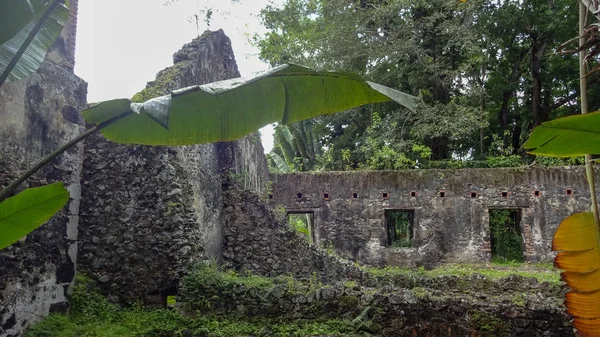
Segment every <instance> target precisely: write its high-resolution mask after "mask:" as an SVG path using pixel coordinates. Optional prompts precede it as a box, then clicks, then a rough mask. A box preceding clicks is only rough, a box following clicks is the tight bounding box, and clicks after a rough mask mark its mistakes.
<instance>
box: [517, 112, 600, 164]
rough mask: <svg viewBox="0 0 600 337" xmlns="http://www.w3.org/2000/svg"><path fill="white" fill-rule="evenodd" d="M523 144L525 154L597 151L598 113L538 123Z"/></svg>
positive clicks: (599, 140)
mask: <svg viewBox="0 0 600 337" xmlns="http://www.w3.org/2000/svg"><path fill="white" fill-rule="evenodd" d="M523 147H524V148H525V149H526V150H527V151H528V152H529V153H533V154H537V155H544V156H552V157H575V156H583V155H586V154H600V112H594V113H589V114H585V115H573V116H569V117H564V118H558V119H555V120H552V121H548V122H545V123H542V125H540V126H538V127H537V128H535V129H533V133H532V134H531V136H530V137H529V139H528V140H527V142H526V143H525V144H524V145H523Z"/></svg>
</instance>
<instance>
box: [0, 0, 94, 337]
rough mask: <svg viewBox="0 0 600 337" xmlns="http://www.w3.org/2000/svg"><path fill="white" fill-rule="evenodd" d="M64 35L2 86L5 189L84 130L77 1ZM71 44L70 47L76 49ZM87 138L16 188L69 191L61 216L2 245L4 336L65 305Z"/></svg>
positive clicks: (0, 158)
mask: <svg viewBox="0 0 600 337" xmlns="http://www.w3.org/2000/svg"><path fill="white" fill-rule="evenodd" d="M71 5H72V7H71V18H70V19H69V21H67V24H66V27H65V30H64V31H63V33H62V35H61V37H60V38H59V40H60V41H62V42H63V43H66V45H67V47H64V48H63V47H61V45H60V42H58V41H57V43H56V44H55V45H54V46H53V47H52V48H51V51H50V53H51V54H52V55H54V56H53V57H54V58H53V57H48V58H47V61H46V62H44V63H43V64H42V66H41V67H40V68H39V70H38V71H37V72H35V73H34V74H32V75H30V76H29V77H27V78H26V79H23V80H20V81H16V82H11V83H5V84H3V85H2V88H0V120H1V121H2V122H0V189H1V188H3V187H6V186H7V185H8V184H10V183H11V182H13V181H14V180H15V179H16V178H17V177H18V176H19V175H20V174H21V173H23V172H24V171H25V170H27V169H29V168H30V167H31V166H33V165H34V164H35V163H36V162H38V161H39V160H40V159H42V158H43V157H45V156H46V155H48V154H50V153H51V152H52V151H54V150H56V149H57V148H58V147H59V146H60V145H62V144H64V143H66V142H67V141H68V140H70V139H72V138H74V137H75V136H76V135H77V134H79V133H80V132H82V131H83V121H82V119H81V116H80V114H79V111H80V110H81V109H83V108H84V107H85V104H86V96H87V83H85V82H84V81H83V80H82V79H80V78H79V77H77V76H75V74H73V72H72V69H73V60H72V59H70V61H69V62H57V60H58V59H61V58H62V59H64V60H66V59H67V58H68V57H67V54H68V55H71V54H72V53H71V52H74V48H75V47H74V43H75V40H74V38H75V37H74V33H73V31H74V26H75V19H76V13H77V12H76V6H77V1H71ZM71 49H72V50H71ZM82 158H83V147H82V145H81V144H80V145H78V146H75V147H73V148H71V149H69V150H68V151H67V152H65V153H64V154H63V155H61V156H59V157H57V158H56V159H55V160H53V161H52V162H51V163H50V164H48V165H46V166H45V167H44V168H42V169H41V170H40V171H39V172H38V173H36V174H35V175H34V176H33V177H32V178H30V179H28V180H27V181H26V182H25V183H24V184H22V185H21V186H20V188H19V191H20V190H23V189H25V188H27V187H37V186H41V185H46V184H49V183H53V182H56V181H62V182H64V183H65V186H66V187H67V189H68V190H69V192H70V194H71V198H70V199H69V203H68V204H67V206H66V207H65V208H63V210H61V211H60V212H59V213H58V214H57V215H55V216H54V217H52V218H51V219H50V220H49V221H48V222H46V223H45V224H43V225H42V226H41V227H39V228H38V229H36V230H34V231H33V232H31V233H30V234H28V235H27V236H26V237H25V238H24V239H22V240H20V241H19V242H17V243H15V244H13V245H11V246H9V247H7V248H5V249H3V250H1V251H0V336H2V337H6V336H18V335H20V334H21V332H22V331H23V330H24V329H26V328H27V327H28V326H30V325H31V324H33V323H35V322H37V321H39V320H41V319H43V318H44V317H45V316H47V315H48V313H49V312H54V311H64V310H66V308H67V306H68V304H67V297H68V288H69V286H70V284H71V281H72V280H73V276H74V274H75V263H76V257H77V225H78V214H79V202H80V185H79V179H80V175H81V166H82Z"/></svg>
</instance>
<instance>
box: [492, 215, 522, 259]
mask: <svg viewBox="0 0 600 337" xmlns="http://www.w3.org/2000/svg"><path fill="white" fill-rule="evenodd" d="M489 212H490V244H491V247H492V261H493V262H500V263H502V262H512V261H514V262H523V261H525V256H524V254H523V235H521V227H520V226H521V210H520V209H514V208H513V209H490V210H489Z"/></svg>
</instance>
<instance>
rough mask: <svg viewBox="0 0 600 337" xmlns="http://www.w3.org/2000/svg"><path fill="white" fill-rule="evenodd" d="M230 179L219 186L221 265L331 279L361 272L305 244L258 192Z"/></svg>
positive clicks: (358, 275)
mask: <svg viewBox="0 0 600 337" xmlns="http://www.w3.org/2000/svg"><path fill="white" fill-rule="evenodd" d="M233 186H235V184H233V185H230V186H228V187H227V189H226V190H224V199H223V209H224V219H223V220H224V221H223V226H224V227H223V258H224V263H225V266H227V267H230V268H233V269H236V270H239V271H243V270H249V271H252V272H255V273H257V274H260V275H264V276H269V277H275V276H280V275H293V276H294V277H296V278H300V279H308V278H311V277H313V276H316V277H317V278H318V280H319V281H321V282H325V283H335V282H337V281H340V280H357V281H360V280H361V279H362V278H363V272H362V271H361V270H360V269H359V268H357V267H356V266H355V265H354V264H353V263H352V262H349V261H347V260H343V259H339V258H337V257H336V256H333V255H331V254H328V253H327V252H326V251H324V250H320V249H316V248H315V247H314V246H312V245H310V244H309V243H308V241H307V240H306V238H304V237H302V236H301V235H299V234H298V233H297V232H296V231H295V230H293V229H292V228H291V227H290V226H289V225H288V224H287V223H286V222H285V221H284V220H283V219H277V217H276V215H275V214H274V213H273V211H272V209H271V208H270V207H269V206H268V205H267V204H266V203H265V202H264V200H265V199H268V194H263V195H262V198H263V200H261V198H260V196H259V195H258V194H256V193H254V192H252V191H248V190H242V189H239V188H235V187H233Z"/></svg>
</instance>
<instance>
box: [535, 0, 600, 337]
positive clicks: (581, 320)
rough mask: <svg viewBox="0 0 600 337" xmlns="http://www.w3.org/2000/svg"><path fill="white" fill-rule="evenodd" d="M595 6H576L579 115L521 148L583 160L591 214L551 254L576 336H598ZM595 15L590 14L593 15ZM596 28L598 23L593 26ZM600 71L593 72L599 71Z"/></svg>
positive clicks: (599, 115)
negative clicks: (591, 20)
mask: <svg viewBox="0 0 600 337" xmlns="http://www.w3.org/2000/svg"><path fill="white" fill-rule="evenodd" d="M592 3H595V4H596V5H595V6H596V8H597V7H598V6H597V1H587V0H583V1H582V2H581V3H579V47H578V48H577V50H578V51H579V69H580V70H579V75H580V76H579V77H580V96H581V97H580V99H581V113H582V114H581V115H577V116H571V117H566V118H560V119H556V120H553V121H549V122H546V123H543V124H542V125H541V126H539V127H537V128H535V129H534V131H533V133H532V135H531V137H530V138H529V140H528V141H527V143H525V145H524V147H525V148H526V149H528V150H529V152H530V153H533V154H540V155H547V156H554V157H574V156H581V155H585V160H586V175H587V180H588V184H589V189H590V196H591V212H587V213H577V214H573V215H571V216H569V217H568V218H566V219H565V220H563V222H562V223H561V224H560V226H559V227H558V229H557V231H556V233H555V234H554V239H553V241H552V249H553V250H555V251H559V253H558V254H557V256H556V258H555V264H556V266H557V267H558V268H560V269H562V270H564V271H563V273H562V274H561V278H562V280H563V281H565V282H566V283H567V286H568V287H569V288H570V289H571V291H570V292H568V293H567V295H566V300H565V304H566V307H567V312H568V313H569V314H570V315H571V316H573V317H574V320H573V325H574V326H575V328H576V329H577V332H578V334H579V336H600V306H599V305H598V303H600V222H599V220H598V203H597V200H596V188H595V182H594V171H593V166H592V163H593V159H592V156H591V154H600V112H595V113H587V112H588V111H587V110H588V104H587V76H588V75H589V73H590V72H589V71H588V67H587V65H586V63H587V61H589V60H590V59H591V57H589V55H586V54H587V52H586V51H587V49H588V48H589V47H592V54H598V53H599V52H600V41H599V40H598V36H597V35H596V34H593V32H594V31H596V30H595V29H586V18H587V16H588V11H587V8H586V5H585V4H588V6H589V5H590V4H592ZM592 12H594V11H592ZM593 26H597V24H593V25H592V28H593ZM598 69H599V67H598V66H596V67H594V70H598Z"/></svg>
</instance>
